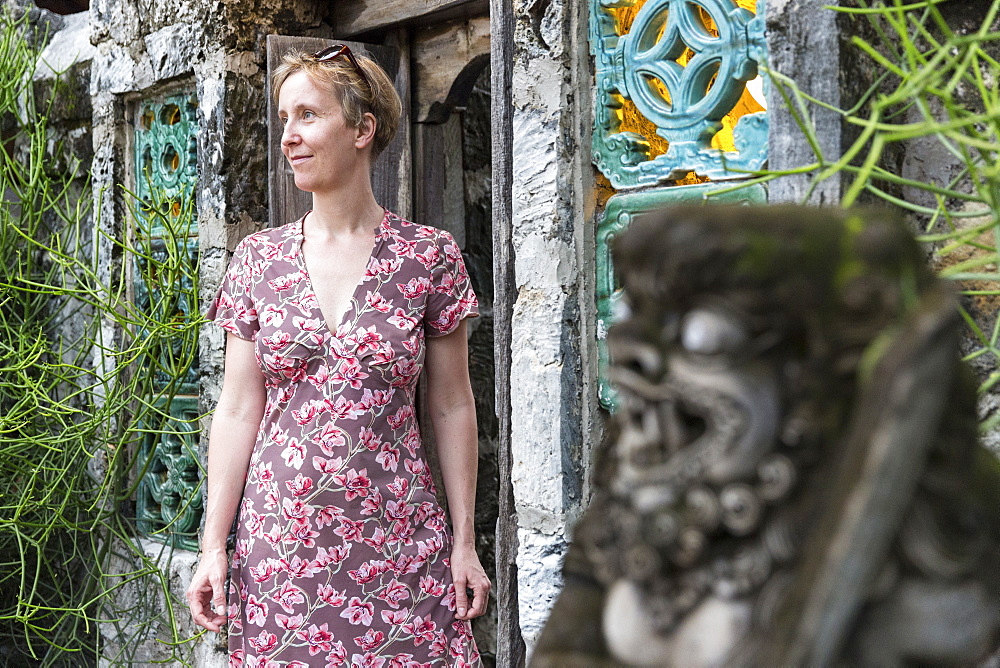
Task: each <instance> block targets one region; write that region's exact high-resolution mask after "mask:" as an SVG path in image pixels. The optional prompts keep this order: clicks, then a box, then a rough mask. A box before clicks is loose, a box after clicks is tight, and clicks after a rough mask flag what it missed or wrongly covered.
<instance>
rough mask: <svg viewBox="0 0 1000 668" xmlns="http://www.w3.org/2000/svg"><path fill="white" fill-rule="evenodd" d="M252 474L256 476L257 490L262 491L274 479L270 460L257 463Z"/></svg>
mask: <svg viewBox="0 0 1000 668" xmlns="http://www.w3.org/2000/svg"><path fill="white" fill-rule="evenodd" d="M253 475H254V477H255V478H257V491H258V492H263V491H264V490H265V489H267V486H268V483H270V482H271V481H273V480H274V472H273V471H272V470H271V462H268V463H266V464H258V465H257V466H256V467H255V469H254V474H253Z"/></svg>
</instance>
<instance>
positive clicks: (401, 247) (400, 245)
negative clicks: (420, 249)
mask: <svg viewBox="0 0 1000 668" xmlns="http://www.w3.org/2000/svg"><path fill="white" fill-rule="evenodd" d="M389 250H391V251H392V252H393V253H395V254H396V255H401V256H403V257H408V258H412V257H413V255H414V253H416V250H417V242H415V241H408V240H406V239H400V238H398V237H397V239H396V243H394V244H391V245H390V246H389Z"/></svg>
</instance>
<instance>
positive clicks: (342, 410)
mask: <svg viewBox="0 0 1000 668" xmlns="http://www.w3.org/2000/svg"><path fill="white" fill-rule="evenodd" d="M326 407H327V410H328V411H330V414H331V415H332V416H333V419H334V420H339V419H342V418H343V419H348V420H356V419H357V417H358V415H360V414H361V413H363V412H364V411H361V410H358V409H357V407H356V406H355V405H354V402H353V401H351V400H350V399H347V398H346V397H344V395H340V396H339V397H337V400H336V401H330V400H329V399H327V400H326Z"/></svg>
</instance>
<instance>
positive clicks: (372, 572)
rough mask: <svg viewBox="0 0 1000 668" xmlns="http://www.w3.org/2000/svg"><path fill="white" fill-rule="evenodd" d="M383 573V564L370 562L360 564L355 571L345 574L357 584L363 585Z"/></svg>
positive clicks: (375, 561) (374, 561)
mask: <svg viewBox="0 0 1000 668" xmlns="http://www.w3.org/2000/svg"><path fill="white" fill-rule="evenodd" d="M384 572H385V566H384V564H383V562H381V561H378V560H372V561H366V562H365V563H363V564H361V565H360V566H359V567H358V568H357V570H353V571H347V574H348V575H350V576H351V579H352V580H354V581H355V582H357V583H358V584H360V585H364V584H368V583H369V582H371V581H372V580H374V579H375V578H377V577H378V576H379V575H381V574H382V573H384Z"/></svg>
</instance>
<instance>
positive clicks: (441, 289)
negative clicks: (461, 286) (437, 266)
mask: <svg viewBox="0 0 1000 668" xmlns="http://www.w3.org/2000/svg"><path fill="white" fill-rule="evenodd" d="M434 291H435V292H437V293H438V294H441V295H450V294H452V293H453V292H454V291H455V277H454V276H452V275H451V272H450V271H447V270H446V271H445V272H444V273H443V274H441V278H439V279H438V284H437V287H435V288H434Z"/></svg>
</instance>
